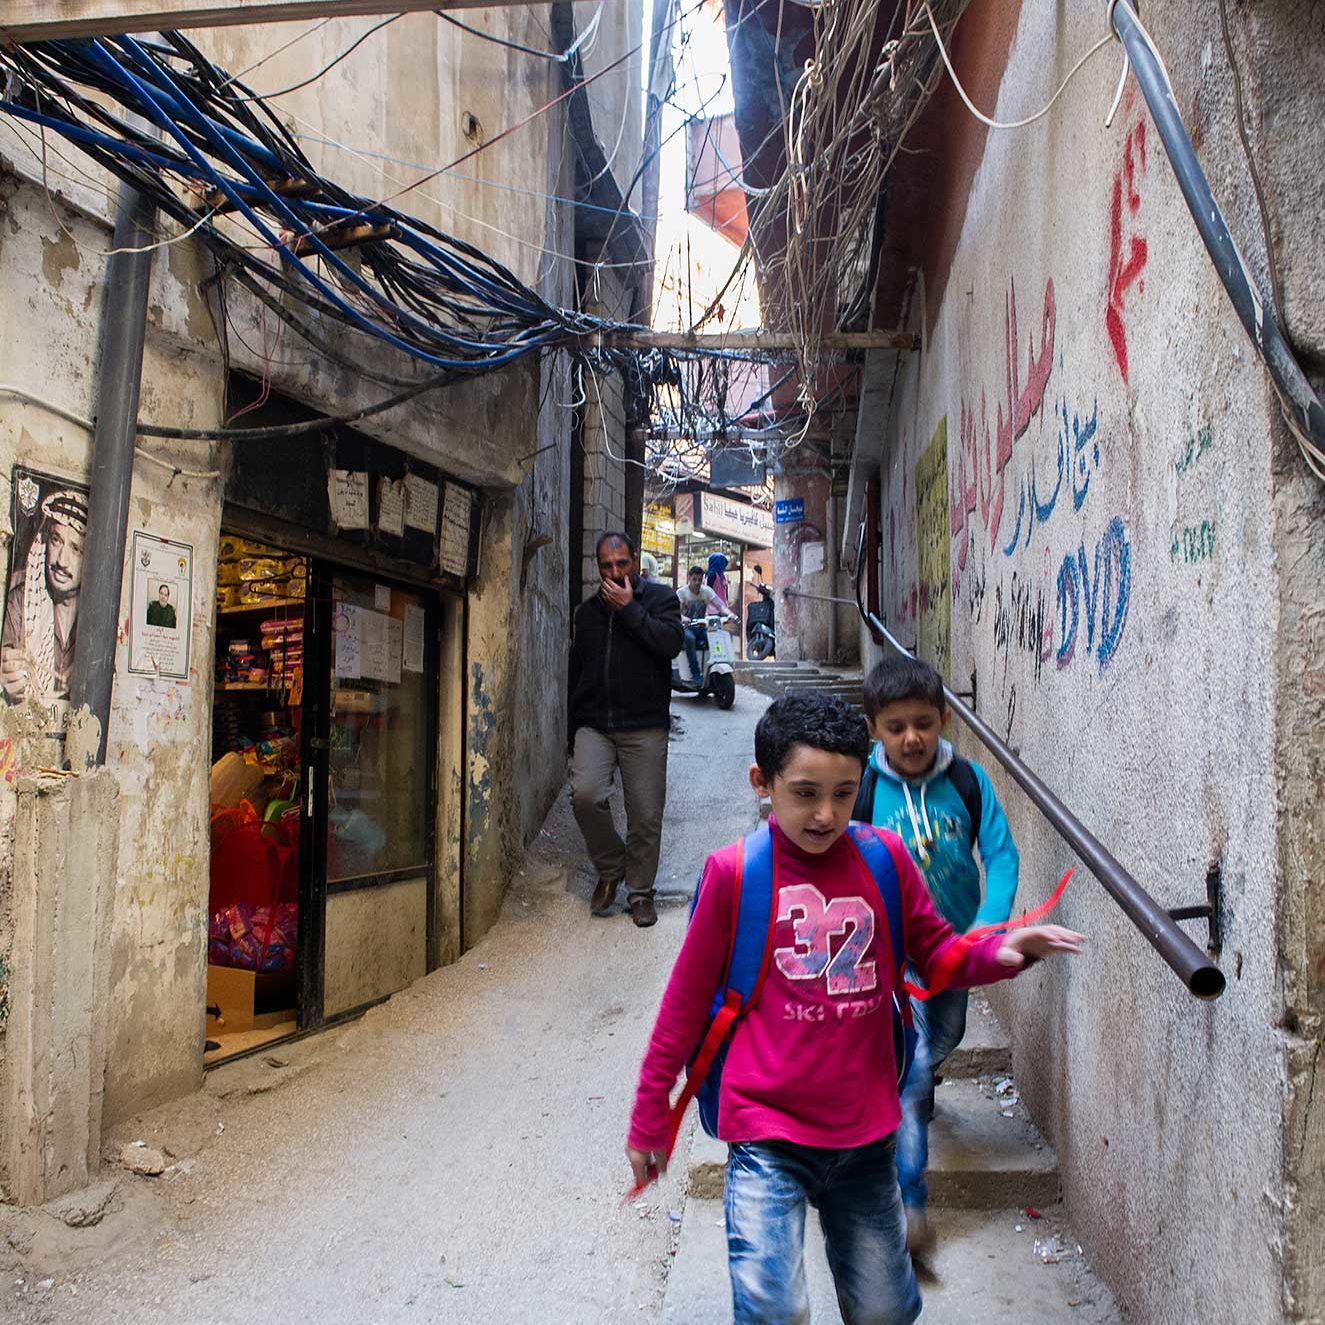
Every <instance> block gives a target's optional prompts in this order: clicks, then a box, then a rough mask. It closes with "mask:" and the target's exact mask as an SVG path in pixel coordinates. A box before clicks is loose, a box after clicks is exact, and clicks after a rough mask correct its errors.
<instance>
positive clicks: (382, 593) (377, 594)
mask: <svg viewBox="0 0 1325 1325" xmlns="http://www.w3.org/2000/svg"><path fill="white" fill-rule="evenodd" d="M373 606H374V607H375V608H377V610H378V611H379V612H389V611H390V610H391V586H390V585H389V584H375V585H373Z"/></svg>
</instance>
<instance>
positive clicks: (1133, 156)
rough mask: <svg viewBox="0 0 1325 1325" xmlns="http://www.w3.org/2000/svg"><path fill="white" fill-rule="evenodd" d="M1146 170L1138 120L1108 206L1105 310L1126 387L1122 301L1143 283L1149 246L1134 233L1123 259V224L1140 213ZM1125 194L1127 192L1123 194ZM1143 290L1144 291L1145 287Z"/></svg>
mask: <svg viewBox="0 0 1325 1325" xmlns="http://www.w3.org/2000/svg"><path fill="white" fill-rule="evenodd" d="M1145 168H1146V122H1145V120H1138V121H1137V122H1136V124H1135V125H1134V126H1133V128H1132V131H1131V132H1130V133H1129V134H1128V135H1127V141H1126V142H1125V143H1124V144H1123V160H1122V165H1121V166H1120V167H1119V168H1118V169H1117V170H1116V171H1115V172H1114V176H1113V198H1112V200H1111V201H1110V203H1109V289H1108V300H1107V302H1106V306H1105V309H1104V326H1105V328H1106V330H1107V331H1108V333H1109V343H1110V344H1111V345H1112V346H1113V357H1114V358H1115V359H1117V360H1118V371H1119V372H1120V373H1122V375H1123V384H1124V385H1126V384H1127V328H1126V327H1125V326H1124V325H1123V300H1124V299H1125V298H1126V296H1127V291H1128V290H1129V289H1131V287H1132V286H1133V285H1135V284H1136V282H1137V281H1139V280H1140V279H1141V273H1142V272H1143V271H1144V270H1145V266H1146V258H1147V257H1148V256H1149V252H1150V250H1149V246H1148V245H1147V244H1146V240H1145V237H1144V236H1143V235H1140V234H1137V233H1132V234H1131V235H1130V236H1129V240H1130V242H1129V243H1128V245H1127V257H1126V259H1124V258H1123V223H1124V221H1125V220H1127V219H1128V218H1135V216H1136V214H1137V212H1138V211H1140V209H1141V193H1140V190H1139V189H1138V187H1137V181H1138V179H1139V177H1140V176H1141V174H1143V173H1144V171H1145ZM1124 190H1126V192H1125V194H1124ZM1124 196H1125V197H1126V200H1127V215H1126V216H1124V214H1123V199H1124ZM1141 288H1144V284H1143V285H1142V287H1141Z"/></svg>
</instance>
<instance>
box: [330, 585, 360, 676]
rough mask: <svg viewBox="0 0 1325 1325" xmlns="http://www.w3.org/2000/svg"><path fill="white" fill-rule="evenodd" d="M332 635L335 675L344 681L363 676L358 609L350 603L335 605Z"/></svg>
mask: <svg viewBox="0 0 1325 1325" xmlns="http://www.w3.org/2000/svg"><path fill="white" fill-rule="evenodd" d="M333 620H334V626H333V634H334V637H335V645H336V675H337V676H338V677H340V678H341V679H342V680H344V681H352V680H354V679H356V678H357V677H360V676H364V675H365V672H364V670H363V630H362V622H361V621H360V609H359V608H357V607H355V606H354V605H353V604H351V603H337V604H336V607H335V613H334V618H333Z"/></svg>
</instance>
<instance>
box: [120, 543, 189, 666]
mask: <svg viewBox="0 0 1325 1325" xmlns="http://www.w3.org/2000/svg"><path fill="white" fill-rule="evenodd" d="M131 556H132V568H133V588H132V591H131V593H130V608H129V670H130V671H131V672H138V673H139V674H141V675H144V676H168V677H171V678H172V679H174V680H176V681H187V680H188V679H189V649H190V641H191V639H192V635H193V631H192V628H191V627H192V622H193V544H192V543H176V542H175V541H174V540H172V539H169V538H158V537H157V536H156V535H154V534H149V533H147V532H146V531H144V530H142V529H135V530H134V531H133V548H132V553H131Z"/></svg>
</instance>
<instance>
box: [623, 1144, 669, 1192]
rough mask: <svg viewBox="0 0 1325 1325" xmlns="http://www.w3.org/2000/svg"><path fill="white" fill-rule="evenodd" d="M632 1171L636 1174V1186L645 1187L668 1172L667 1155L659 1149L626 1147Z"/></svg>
mask: <svg viewBox="0 0 1325 1325" xmlns="http://www.w3.org/2000/svg"><path fill="white" fill-rule="evenodd" d="M626 1158H627V1159H628V1160H629V1161H630V1171H631V1173H633V1174H634V1175H635V1186H636V1187H644V1186H647V1184H649V1183H650V1182H652V1181H653V1180H654V1179H655V1178H661V1177H662V1176H663V1174H664V1173H666V1172H667V1156H666V1155H664V1154H662V1153H661V1152H660V1151H657V1150H636V1149H634V1148H633V1147H632V1146H627V1147H626Z"/></svg>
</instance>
